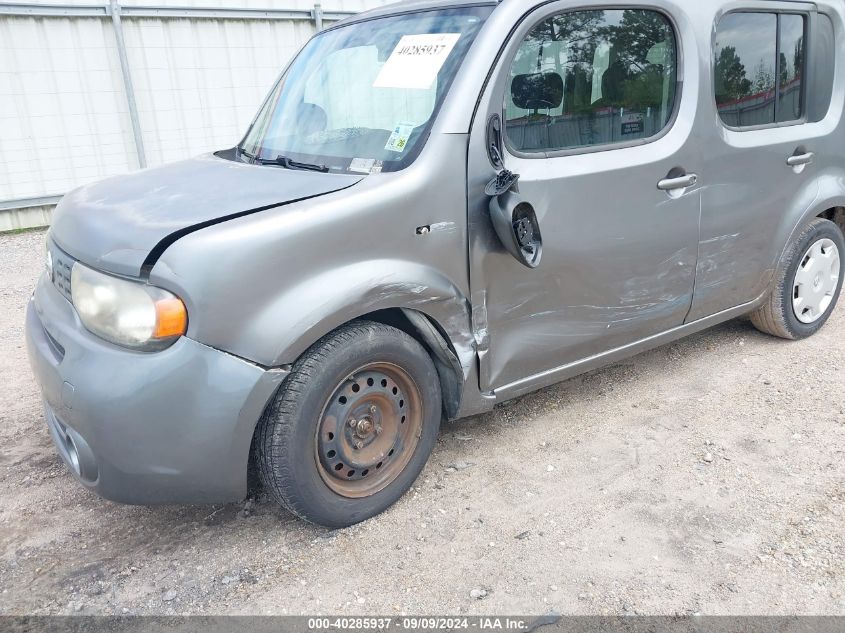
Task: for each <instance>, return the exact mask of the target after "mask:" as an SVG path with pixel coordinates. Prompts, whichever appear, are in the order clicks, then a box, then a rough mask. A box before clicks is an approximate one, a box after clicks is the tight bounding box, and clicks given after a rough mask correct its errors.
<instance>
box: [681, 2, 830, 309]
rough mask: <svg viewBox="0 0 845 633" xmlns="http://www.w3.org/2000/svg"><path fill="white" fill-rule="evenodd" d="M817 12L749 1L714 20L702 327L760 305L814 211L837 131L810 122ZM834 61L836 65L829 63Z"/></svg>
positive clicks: (698, 300) (705, 146)
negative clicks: (786, 239)
mask: <svg viewBox="0 0 845 633" xmlns="http://www.w3.org/2000/svg"><path fill="white" fill-rule="evenodd" d="M817 17H818V16H817V15H815V14H814V8H813V5H809V4H801V3H797V2H748V3H746V4H745V5H743V4H735V5H733V8H732V9H731V11H729V12H726V13H722V14H719V15H716V16H715V17H714V18H713V22H714V24H715V35H714V41H713V45H712V51H711V56H710V57H711V64H712V73H713V80H712V84H711V88H710V95H709V99H708V100H707V101H706V108H707V109H708V110H710V111H711V112H712V115H711V117H712V120H713V123H712V124H708V125H707V126H704V127H703V128H702V130H704V131H706V132H707V134H706V135H705V136H704V137H703V141H702V154H703V160H704V163H703V168H702V169H703V172H704V173H706V174H707V183H708V186H707V188H706V189H705V190H704V191H703V193H702V220H701V222H702V224H701V248H700V254H699V263H698V274H697V281H696V292H695V298H694V301H693V306H692V310H691V311H690V315H689V317H688V320H690V321H693V320H696V319H699V318H702V317H706V316H709V315H711V314H715V313H717V312H720V311H722V310H725V309H729V308H732V307H735V306H738V305H741V304H743V303H746V302H749V301H752V300H754V299H756V298H757V297H758V296H759V295H760V294H761V293H763V292H764V291H765V290H766V289H767V287H768V285H769V283H770V281H771V278H772V274H773V272H774V266H775V264H776V261H777V258H778V256H779V254H780V248H781V247H782V246H783V244H780V243H776V242H779V240H778V239H777V236H778V234H779V233H780V232H781V228H780V227H781V224H782V223H783V221H784V219H785V218H786V217H788V216H792V217H798V216H799V215H800V213H802V212H803V211H804V210H805V209H807V208H809V206H810V205H811V204H812V203H813V200H814V199H815V196H816V194H817V191H818V188H817V186H816V185H815V184H814V182H815V176H816V175H817V173H818V171H817V170H818V169H819V162H818V160H817V158H818V154H819V152H821V151H822V148H821V147H820V146H819V143H823V142H824V135H825V134H826V133H827V130H824V129H822V127H821V126H819V125H818V124H812V122H811V121H810V120H809V119H808V108H807V101H808V99H807V97H808V93H807V88H808V85H809V84H808V82H807V81H806V79H807V77H808V73H807V68H808V58H809V56H808V48H807V42H808V41H809V40H810V38H809V37H808V36H809V34H810V31H811V25H813V24H814V23H815V20H816V18H817ZM825 63H827V62H825Z"/></svg>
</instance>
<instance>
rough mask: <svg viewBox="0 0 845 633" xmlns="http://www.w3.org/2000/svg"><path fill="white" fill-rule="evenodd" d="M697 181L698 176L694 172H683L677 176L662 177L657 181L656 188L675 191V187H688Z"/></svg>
mask: <svg viewBox="0 0 845 633" xmlns="http://www.w3.org/2000/svg"><path fill="white" fill-rule="evenodd" d="M696 183H698V176H697V175H696V174H684V175H683V176H678V177H677V178H664V179H663V180H661V181H660V182H658V183H657V188H658V189H660V190H661V191H675V190H676V189H688V188H689V187H693V186H695V185H696Z"/></svg>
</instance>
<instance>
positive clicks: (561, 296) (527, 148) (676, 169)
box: [469, 2, 701, 391]
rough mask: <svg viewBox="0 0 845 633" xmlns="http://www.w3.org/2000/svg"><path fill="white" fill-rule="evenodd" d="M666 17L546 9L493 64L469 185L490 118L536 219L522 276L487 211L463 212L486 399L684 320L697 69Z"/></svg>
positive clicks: (478, 176) (690, 256)
mask: <svg viewBox="0 0 845 633" xmlns="http://www.w3.org/2000/svg"><path fill="white" fill-rule="evenodd" d="M652 4H653V5H655V4H656V5H657V6H659V5H660V4H661V3H659V2H658V3H652ZM670 6H674V5H670V4H669V3H666V6H665V8H664V9H659V8H653V9H647V10H646V9H642V8H634V7H633V6H632V8H630V9H601V8H591V7H590V6H589V5H587V6H584V7H583V8H581V9H578V8H573V6H572V3H570V2H566V3H563V2H557V3H553V4H550V5H546V6H545V7H543V8H542V9H539V10H538V11H536V12H535V13H534V14H533V15H532V16H531V17H530V18H529V19H528V20H526V22H525V23H524V24H523V25H522V27H521V28H520V30H519V31H518V33H517V34H516V35H515V37H514V40H513V41H512V42H511V44H510V45H509V46H508V49H507V50H506V52H505V55H504V56H503V58H502V61H501V63H500V67H499V69H498V71H497V79H496V82H495V83H494V84H493V85H492V86H491V88H490V91H489V92H490V94H489V95H488V98H487V100H486V102H483V103H486V105H487V111H486V113H484V115H483V116H482V115H479V116H478V117H476V121H475V124H474V129H473V132H472V139H471V147H470V158H469V161H470V167H469V169H470V183H471V187H478V186H479V184H480V183H481V181H482V180H483V179H484V178H486V177H489V175H490V173H491V167H490V161H489V159H488V153H487V151H486V148H485V143H486V141H485V139H486V132H487V122H488V121H490V119H491V117H495V116H501V117H502V118H503V119H504V123H503V137H504V143H503V145H504V149H503V152H504V163H505V166H506V167H507V168H508V169H510V170H512V171H514V172H517V173H519V174H520V180H519V184H518V189H519V194H520V195H521V196H522V198H523V199H524V200H526V201H528V202H529V203H530V204H531V205H532V206H533V207H534V209H535V211H536V215H537V224H538V228H539V231H540V233H541V235H542V259H541V261H540V263H539V265H538V266H537V267H536V268H534V269H530V268H528V267H526V266H524V265H522V264H520V262H518V261H517V259H515V258H514V257H512V256H511V255H510V254H509V253H508V252H507V251H505V250H504V249H503V248H502V244H501V242H499V241H498V240H497V238H496V235H495V233H493V231H492V230H491V225H490V218H489V217H488V215H487V211H486V202H485V204H484V205H476V207H475V209H474V210H473V207H472V205H471V211H470V215H471V217H470V231H471V276H472V284H473V303H474V306H473V309H474V315H475V320H476V324H475V325H476V332H480V333H481V334H482V337H481V341H480V345H479V349H480V352H481V357H482V372H481V382H482V389H483V390H489V391H493V390H498V389H500V388H504V390H505V391H507V390H508V389H512V388H515V387H517V386H518V385H519V384H520V383H523V382H531V381H532V379H531V377H532V376H536V375H537V374H542V373H544V372H550V371H551V372H552V373H554V370H555V368H561V367H562V366H565V365H567V364H570V363H574V362H575V361H578V360H580V359H583V358H586V357H590V356H594V355H597V354H601V353H602V352H605V351H608V350H611V349H613V348H618V347H621V346H624V345H627V344H629V343H631V342H633V341H636V340H638V339H643V338H646V337H648V336H651V335H654V334H657V333H659V332H662V331H664V330H667V329H670V328H673V327H676V326H679V325H681V324H682V323H683V322H684V318H685V317H686V315H687V312H688V311H689V308H690V305H691V301H692V293H693V282H694V276H695V266H696V256H697V249H698V239H699V234H698V229H699V210H700V208H699V201H700V188H699V186H698V184H697V176H696V173H697V172H698V170H699V168H700V162H701V160H700V157H699V154H698V150H697V148H696V146H695V144H694V143H692V142H690V139H691V135H692V130H693V121H694V119H695V116H696V99H697V96H698V89H697V81H698V68H697V66H696V64H695V60H696V59H697V53H696V47H695V43H694V42H684V43H682V42H681V41H680V36H679V31H680V29H679V27H678V22H677V20H678V19H679V18H680V19H683V17H682V16H678V15H673V14H672V12H671V11H670ZM687 33H689V29H688V30H687ZM686 58H689V59H691V60H692V63H691V64H689V65H688V66H687V65H686V64H685V63H684V59H686ZM470 196H471V198H470V199H471V200H472V199H473V198H474V197H475V196H477V198H475V199H482V200H487V199H486V198H484V197H483V193H482V192H480V191H477V190H476V192H475V193H473V191H472V190H471V192H470ZM517 388H518V387H517Z"/></svg>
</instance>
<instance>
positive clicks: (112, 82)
mask: <svg viewBox="0 0 845 633" xmlns="http://www.w3.org/2000/svg"><path fill="white" fill-rule="evenodd" d="M104 1H107V0H103V1H96V0H73V2H74V4H75V5H77V6H85V5H88V6H90V5H97V6H102V5H103V2H104ZM39 4H50V2H43V1H42V2H40V3H39ZM55 4H64V3H63V2H61V1H60V0H56V2H55ZM151 4H157V5H162V6H195V7H225V8H262V9H271V10H288V9H305V10H310V9H312V8H313V6H314V2H313V1H310V2H309V1H306V0H275V1H274V0H176V1H174V0H155V1H154V2H150V1H149V0H124V1H123V2H121V5H122V6H125V7H130V6H133V5H143V6H149V5H151ZM321 4H322V8H323V10H324V11H326V12H331V11H350V12H353V11H354V12H357V11H360V10H364V9H367V8H372V7H375V6H380V5H384V4H387V0H323V1H322V3H321ZM122 22H123V30H124V37H125V41H126V49H127V55H128V58H129V65H130V69H131V75H132V80H133V83H134V87H135V96H136V100H137V105H138V112H139V118H140V124H141V129H142V132H143V141H144V146H145V150H146V159H147V163H148V165H150V166H152V165H158V164H161V163H164V162H170V161H174V160H179V159H181V158H186V157H189V156H193V155H196V154H199V153H202V152H206V151H209V150H213V149H220V148H223V147H228V146H231V145H233V144H235V143H236V142H237V141H238V140H239V139H240V137H241V135H242V134H243V133H244V131H245V130H246V127H247V126H248V125H249V122H250V120H251V119H252V117H253V116H254V114H255V112H256V110H257V108H258V106H259V104H260V102H261V100H262V99H263V98H264V96H265V94H266V93H267V91H268V90H269V89H270V87H271V85H272V83H273V81H274V80H275V78H276V77H277V76H278V74H279V72H280V70H281V69H282V68H283V67H284V65H285V64H286V62H287V61H288V60H289V59H290V57H291V56H292V55H293V54H294V53H295V52H296V51H297V50H298V49H299V48H300V47H301V46H302V45H303V44H304V43H305V42H306V41H307V39H308V38H309V37H311V35H312V34H313V33H314V23H313V22H311V21H309V20H243V19H194V18H191V19H182V18H180V19H159V18H131V17H128V16H124V18H123V21H122ZM137 168H138V160H137V156H136V151H135V144H134V140H133V136H132V127H131V122H130V118H129V112H128V106H127V101H126V94H125V91H124V88H123V79H122V75H121V70H120V62H119V57H118V52H117V47H116V41H115V34H114V30H113V28H112V23H111V19H110V18H107V17H17V16H7V15H0V209H2V203H3V202H6V201H9V200H16V199H20V198H35V197H42V196H51V195H61V194H64V193H66V192H67V191H69V190H70V189H72V188H74V187H76V186H79V185H82V184H85V183H88V182H92V181H95V180H98V179H101V178H104V177H107V176H110V175H114V174H120V173H125V172H127V171H129V170H132V169H137ZM6 206H11V205H8V204H7V205H6ZM0 213H2V211H0ZM3 224H4V223H3V222H2V221H0V230H3V228H4V227H3Z"/></svg>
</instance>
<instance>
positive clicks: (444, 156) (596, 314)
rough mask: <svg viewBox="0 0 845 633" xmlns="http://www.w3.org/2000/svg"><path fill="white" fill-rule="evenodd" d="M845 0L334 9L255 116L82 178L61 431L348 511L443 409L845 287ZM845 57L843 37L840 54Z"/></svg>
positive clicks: (42, 299)
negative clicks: (238, 137) (189, 155)
mask: <svg viewBox="0 0 845 633" xmlns="http://www.w3.org/2000/svg"><path fill="white" fill-rule="evenodd" d="M843 60H845V5H843V4H842V2H841V1H840V0H818V1H816V2H815V3H808V2H794V1H761V0H724V1H723V0H712V1H707V2H687V1H685V0H649V3H648V4H647V8H646V6H644V5H643V3H641V2H639V1H636V0H617V1H616V2H613V3H611V4H608V3H607V2H606V1H605V0H601V1H598V0H556V1H551V2H549V1H547V0H504V1H503V2H483V1H482V2H479V1H477V0H472V1H470V0H412V1H409V2H404V3H400V4H396V5H393V6H390V7H386V8H382V9H379V10H375V11H371V12H368V13H364V14H361V15H359V16H356V17H354V18H352V19H349V20H345V21H343V22H340V23H337V24H335V25H332V26H331V27H330V28H328V29H327V30H325V31H324V32H322V33H320V34H318V35H317V36H315V37H314V38H313V39H312V40H311V41H310V42H309V43H308V44H307V45H306V46H305V47H304V48H303V49H302V50H301V52H300V53H299V54H298V55H297V56H296V57H295V59H294V60H293V61H292V62H291V63H290V65H289V66H288V68H287V69H286V70H285V71H284V73H283V74H282V76H281V78H280V80H279V81H278V83H277V84H276V85H275V87H274V88H273V89H272V91H271V92H270V94H269V96H268V97H267V99H266V101H265V102H264V104H263V105H262V107H261V109H260V111H259V113H258V115H257V116H256V118H255V120H254V122H253V123H252V125H251V126H250V128H249V130H248V131H247V133H246V135H245V136H244V138H243V140H242V141H241V142H240V143H239V144H238V145H237V146H236V147H233V148H231V149H225V150H221V151H218V152H215V153H213V154H209V155H206V156H200V157H198V158H195V159H192V160H186V161H183V162H179V163H176V164H171V165H167V166H164V167H158V168H154V169H146V170H143V171H140V172H136V173H133V174H130V175H125V176H119V177H115V178H111V179H108V180H105V181H102V182H100V183H97V184H94V185H91V186H86V187H83V188H81V189H77V190H75V191H73V192H71V193H69V194H68V195H67V196H65V197H64V199H63V200H62V202H61V203H60V204H59V206H58V208H57V209H56V211H55V215H54V221H53V225H52V228H51V229H50V232H49V234H48V237H47V267H46V271H45V272H44V273H43V275H42V276H41V279H40V280H39V281H38V285H37V287H36V289H35V293H34V296H33V298H32V301H31V302H30V304H29V307H28V312H27V340H28V346H29V354H30V358H31V362H32V367H33V369H34V371H35V374H36V376H37V377H38V380H39V382H40V384H41V387H42V389H43V394H44V400H45V411H46V419H47V423H48V426H49V429H50V433H51V434H52V437H53V439H54V441H55V444H56V447H57V449H58V452H59V453H60V455H61V456H62V458H63V459H64V461H65V462H66V463H67V464H68V466H69V468H70V469H71V471H72V472H73V473H74V475H75V476H76V477H77V478H78V479H79V481H80V482H81V483H82V484H83V485H84V486H86V487H88V488H90V489H91V490H93V491H95V492H97V493H98V494H100V495H102V496H104V497H107V498H109V499H114V500H117V501H121V502H126V503H139V504H147V503H195V502H207V503H218V502H226V501H232V500H238V499H240V498H243V497H244V496H245V495H246V494H247V480H248V476H247V473H248V471H249V470H250V467H251V466H254V467H255V471H256V472H257V473H258V475H259V477H260V481H261V482H262V484H263V486H264V488H265V489H266V490H267V492H268V493H269V494H270V495H271V496H272V497H273V498H274V499H275V500H276V501H278V502H279V503H280V504H281V505H282V506H284V507H285V508H287V509H288V510H290V511H291V512H294V513H295V514H297V515H299V516H300V517H302V518H304V519H307V520H309V521H312V522H315V523H318V524H322V525H326V526H345V525H350V524H353V523H356V522H358V521H362V520H364V519H366V518H368V517H371V516H373V515H375V514H377V513H379V512H381V511H383V510H384V509H386V508H387V507H389V506H390V505H391V504H392V503H394V502H395V501H396V500H397V499H399V497H400V496H402V494H403V493H404V492H405V491H406V490H408V488H409V487H410V486H411V484H412V483H413V481H414V480H415V479H416V477H417V476H418V475H419V473H420V471H421V470H422V468H423V466H424V464H425V462H426V460H427V458H428V456H429V454H430V452H431V450H432V447H433V445H434V443H435V440H436V437H437V433H438V429H439V426H440V423H441V421H442V420H444V419H445V420H452V419H456V418H461V417H465V416H469V415H474V414H478V413H481V412H484V411H488V410H490V409H491V408H492V407H493V406H495V405H496V404H497V403H500V402H503V401H505V400H508V399H510V398H514V397H517V396H520V395H522V394H525V393H528V392H530V391H533V390H535V389H539V388H541V387H545V386H547V385H550V384H553V383H555V382H558V381H561V380H564V379H566V378H569V377H571V376H574V375H576V374H579V373H582V372H585V371H589V370H592V369H594V368H596V367H599V366H601V365H605V364H607V363H613V362H615V361H618V360H619V359H621V358H624V357H627V356H631V355H633V354H636V353H638V352H640V351H642V350H645V349H648V348H651V347H654V346H657V345H661V344H664V343H667V342H669V341H672V340H675V339H677V338H679V337H682V336H685V335H687V334H690V333H693V332H697V331H700V330H702V329H704V328H707V327H709V326H712V325H714V324H717V323H720V322H722V321H725V320H728V319H732V318H734V317H738V316H740V315H746V314H750V315H751V320H752V322H753V324H754V325H755V326H756V327H757V328H759V329H760V330H762V331H764V332H768V333H770V334H773V335H775V336H779V337H782V338H785V339H802V338H805V337H808V336H810V335H812V334H813V333H815V332H816V331H817V330H818V329H819V328H820V327H822V325H823V324H824V323H825V321H826V320H827V318H828V317H829V316H830V314H831V313H832V311H833V309H834V306H835V305H836V302H837V299H838V297H839V292H840V289H841V285H842V265H841V264H842V262H841V258H842V256H843V254H845V243H843V227H845V127H844V126H843V116H842V115H843V108H845V64H843V63H842V61H843ZM835 61H837V62H838V63H835Z"/></svg>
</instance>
